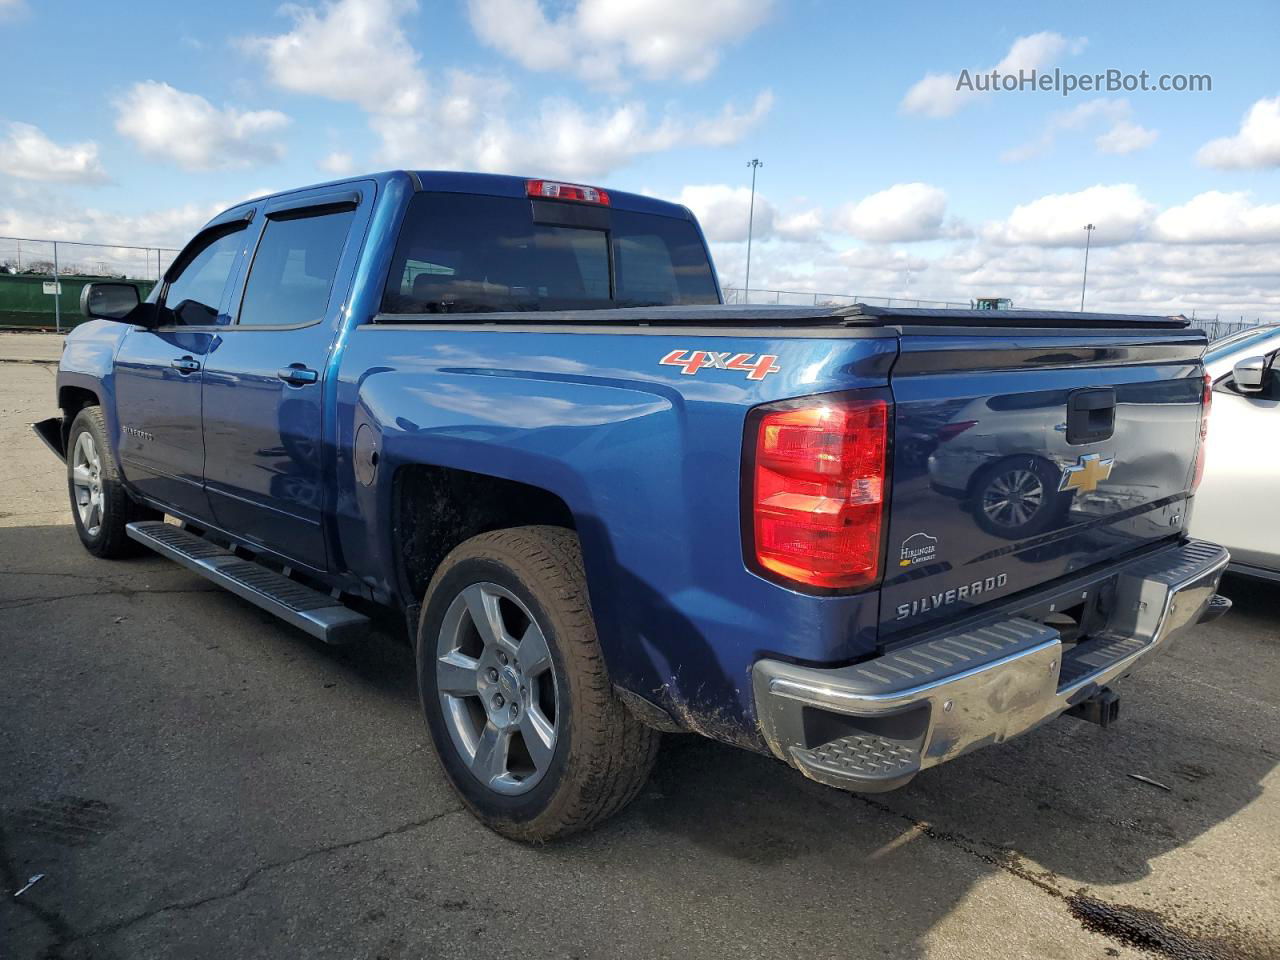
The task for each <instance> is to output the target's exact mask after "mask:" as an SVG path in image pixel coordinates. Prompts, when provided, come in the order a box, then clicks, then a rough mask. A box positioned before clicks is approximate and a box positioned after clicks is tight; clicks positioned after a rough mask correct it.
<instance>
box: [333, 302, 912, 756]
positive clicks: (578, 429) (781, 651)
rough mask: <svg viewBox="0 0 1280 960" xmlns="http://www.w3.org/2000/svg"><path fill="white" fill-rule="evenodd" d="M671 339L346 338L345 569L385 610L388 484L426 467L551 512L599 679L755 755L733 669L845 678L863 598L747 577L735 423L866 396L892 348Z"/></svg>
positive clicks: (378, 329)
mask: <svg viewBox="0 0 1280 960" xmlns="http://www.w3.org/2000/svg"><path fill="white" fill-rule="evenodd" d="M834 337H835V338H825V339H824V338H820V337H809V336H795V335H793V334H788V333H781V334H780V333H778V332H777V331H774V333H773V334H772V335H763V334H762V335H756V336H751V335H747V334H744V333H720V334H718V335H717V334H716V333H715V332H714V331H706V330H703V331H679V330H667V331H657V330H651V331H649V332H628V331H626V330H622V329H618V328H614V329H611V330H608V331H604V330H597V331H595V332H591V333H556V332H549V331H548V332H534V331H531V332H511V331H509V330H506V329H504V328H500V327H499V328H494V327H490V328H488V329H485V328H484V327H481V326H472V327H470V328H448V327H443V326H441V327H432V326H422V327H416V328H415V327H409V326H395V325H390V324H387V325H372V326H363V327H359V328H357V329H356V330H355V331H354V332H353V333H352V334H351V338H350V342H349V344H348V345H347V348H346V353H345V355H344V358H343V363H342V371H341V376H340V377H339V381H338V398H337V400H338V411H337V424H338V434H337V437H336V438H335V440H336V444H337V447H338V449H340V450H352V449H353V448H354V447H355V444H356V440H355V436H356V433H357V432H358V431H361V430H362V428H364V429H368V430H372V431H374V432H375V435H376V436H377V437H378V438H379V442H380V445H381V450H380V457H379V461H378V468H377V472H376V476H375V478H374V479H373V481H372V482H371V483H369V484H363V483H361V482H359V481H357V479H356V477H355V471H354V469H353V466H352V464H351V462H350V461H349V460H344V461H343V462H341V463H340V464H339V470H338V480H337V483H338V515H337V523H338V532H339V537H340V540H341V543H342V548H343V552H344V557H345V562H346V564H347V565H348V566H349V567H350V568H351V569H353V570H359V571H361V573H362V575H363V576H364V577H365V578H366V580H367V584H368V587H369V590H370V592H371V593H372V594H373V595H375V596H390V597H394V598H396V599H397V600H398V601H399V602H401V603H410V602H416V601H418V600H420V599H421V598H419V597H410V596H405V595H404V586H403V584H401V583H399V582H398V577H397V570H398V564H399V557H398V556H397V549H396V541H395V539H394V536H393V530H392V524H391V521H390V518H391V517H392V516H393V497H392V493H393V482H394V478H395V474H396V471H397V470H398V469H400V468H401V467H404V466H407V465H411V464H431V465H438V466H444V467H454V468H459V469H464V470H469V471H474V472H478V473H483V474H489V475H493V476H496V477H501V478H505V479H510V480H516V481H519V482H522V483H526V484H531V485H534V486H537V487H540V488H543V489H545V490H548V491H550V492H552V493H554V494H555V495H557V496H558V497H559V498H560V499H561V500H563V501H564V503H565V504H566V505H567V506H568V508H569V509H570V511H571V512H572V514H573V516H574V519H575V522H576V525H577V528H578V531H579V534H580V536H581V538H582V542H583V550H584V555H585V558H586V563H587V573H588V584H589V588H590V592H591V597H592V607H593V610H594V612H595V616H596V620H597V624H598V627H599V630H600V635H601V637H602V639H603V642H604V645H605V651H606V656H607V658H608V662H609V667H610V672H611V675H612V677H613V679H614V681H615V682H617V683H619V684H620V685H622V686H624V687H626V688H628V689H631V690H633V691H635V692H637V693H639V694H640V695H642V696H645V697H646V698H648V699H650V700H653V701H656V702H659V703H662V704H663V705H664V706H665V707H667V708H668V709H669V710H671V711H672V712H673V713H674V714H676V715H677V716H679V717H681V718H682V719H684V720H685V721H686V722H688V723H689V724H690V725H692V726H694V727H695V728H697V729H701V730H703V732H707V733H709V734H711V735H713V736H716V737H718V738H720V739H724V740H731V741H735V742H740V743H746V744H749V745H752V746H756V745H758V744H757V743H756V742H755V736H756V735H755V726H754V723H753V722H752V720H751V709H752V708H751V695H750V676H749V671H750V667H751V665H752V663H753V662H754V661H755V660H756V659H757V658H759V657H761V656H775V657H781V658H784V659H792V660H799V661H812V662H833V661H847V660H851V659H854V658H858V657H860V656H863V655H866V654H868V653H870V652H871V651H872V650H873V649H874V647H875V642H876V627H875V624H876V618H877V611H878V604H877V596H876V594H875V593H874V592H870V593H864V594H860V595H853V596H828V597H816V596H810V595H806V594H801V593H797V592H794V591H791V590H788V589H786V588H784V587H781V586H778V585H775V584H772V583H769V582H767V581H765V580H764V579H762V578H760V577H758V576H756V575H755V574H753V573H751V572H750V571H749V570H747V569H746V567H745V566H744V563H743V554H742V551H743V542H742V534H741V512H740V499H739V498H740V487H741V476H742V473H741V471H742V463H741V458H742V442H743V428H744V421H745V416H746V412H747V411H748V409H750V408H751V407H753V406H755V405H756V404H759V403H765V402H769V401H772V400H777V399H781V398H786V397H794V396H805V395H810V394H819V393H824V392H829V391H836V390H849V389H855V388H859V387H880V386H883V385H884V383H885V382H886V378H887V373H888V370H889V367H890V365H891V364H892V361H893V358H894V357H895V355H896V339H895V338H894V337H893V336H892V335H884V334H883V333H882V332H879V331H872V332H871V334H870V335H864V336H854V335H848V336H845V337H841V336H840V334H839V333H836V334H834ZM678 350H713V351H722V352H723V351H731V352H734V353H746V354H751V355H761V354H764V355H772V356H776V357H777V361H776V363H777V366H778V368H779V371H780V372H779V373H777V374H774V375H771V376H767V377H766V378H765V379H763V380H757V381H752V380H749V379H748V378H747V374H746V373H745V372H742V371H733V370H721V369H703V370H701V371H699V372H698V373H697V374H696V375H692V376H686V375H684V374H682V373H681V371H680V368H678V367H673V366H670V365H666V366H664V365H662V364H661V363H660V361H661V360H662V358H663V357H665V356H667V355H668V354H669V353H671V352H672V351H678Z"/></svg>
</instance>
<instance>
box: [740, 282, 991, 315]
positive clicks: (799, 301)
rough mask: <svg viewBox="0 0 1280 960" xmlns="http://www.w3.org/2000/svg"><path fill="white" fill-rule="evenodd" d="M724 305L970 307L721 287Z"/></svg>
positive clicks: (961, 303)
mask: <svg viewBox="0 0 1280 960" xmlns="http://www.w3.org/2000/svg"><path fill="white" fill-rule="evenodd" d="M721 291H722V292H723V293H724V302H725V303H754V304H761V303H763V304H773V305H775V306H782V307H847V306H849V305H850V304H854V303H866V304H870V305H871V306H873V307H934V308H936V309H938V310H968V309H969V308H970V307H971V306H973V304H972V303H971V302H970V301H968V300H964V301H960V300H921V299H919V298H917V297H868V296H863V295H862V294H858V293H810V292H807V291H800V290H769V289H764V288H761V287H752V288H751V289H750V290H746V289H744V288H742V287H722V288H721Z"/></svg>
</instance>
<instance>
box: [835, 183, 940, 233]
mask: <svg viewBox="0 0 1280 960" xmlns="http://www.w3.org/2000/svg"><path fill="white" fill-rule="evenodd" d="M946 213H947V195H946V193H944V192H943V191H942V190H940V189H939V188H937V187H935V186H931V185H930V184H927V183H898V184H894V185H893V186H892V187H889V188H888V189H887V190H881V191H880V192H879V193H873V194H871V195H870V196H868V197H864V198H863V199H862V200H860V201H858V202H857V203H851V204H846V205H845V206H844V207H842V208H841V209H840V210H838V211H837V212H836V215H835V226H836V228H837V229H839V230H842V231H844V232H846V233H851V234H853V235H854V236H856V237H861V238H862V239H864V240H868V241H871V242H873V243H908V242H912V241H916V240H933V239H936V238H937V237H939V236H941V235H942V234H943V220H944V218H945V217H946Z"/></svg>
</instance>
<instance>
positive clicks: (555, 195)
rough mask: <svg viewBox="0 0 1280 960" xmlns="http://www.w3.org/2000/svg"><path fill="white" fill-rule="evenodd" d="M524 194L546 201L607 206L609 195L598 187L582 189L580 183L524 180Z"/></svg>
mask: <svg viewBox="0 0 1280 960" xmlns="http://www.w3.org/2000/svg"><path fill="white" fill-rule="evenodd" d="M524 189H525V193H526V194H527V195H528V196H531V197H542V198H544V199H547V200H576V201H577V202H578V203H598V204H600V205H601V206H603V207H607V206H609V194H608V193H607V192H606V191H604V190H601V189H600V188H599V187H584V186H583V185H582V184H580V183H560V182H559V181H556V180H526V181H525V183H524Z"/></svg>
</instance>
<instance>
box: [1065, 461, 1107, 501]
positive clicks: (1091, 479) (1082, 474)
mask: <svg viewBox="0 0 1280 960" xmlns="http://www.w3.org/2000/svg"><path fill="white" fill-rule="evenodd" d="M1115 463H1116V458H1115V457H1107V459H1105V460H1103V459H1102V455H1101V454H1097V453H1086V454H1085V455H1084V456H1082V457H1080V458H1079V460H1077V461H1076V462H1075V463H1074V464H1073V465H1072V466H1069V467H1065V468H1063V471H1062V482H1061V483H1059V484H1058V489H1059V490H1082V491H1084V492H1085V493H1093V491H1095V490H1097V489H1098V484H1100V483H1101V482H1102V481H1103V480H1105V479H1107V477H1109V476H1111V468H1112V467H1114V466H1115Z"/></svg>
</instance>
